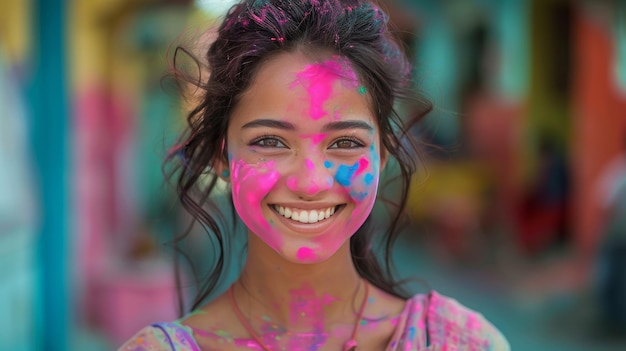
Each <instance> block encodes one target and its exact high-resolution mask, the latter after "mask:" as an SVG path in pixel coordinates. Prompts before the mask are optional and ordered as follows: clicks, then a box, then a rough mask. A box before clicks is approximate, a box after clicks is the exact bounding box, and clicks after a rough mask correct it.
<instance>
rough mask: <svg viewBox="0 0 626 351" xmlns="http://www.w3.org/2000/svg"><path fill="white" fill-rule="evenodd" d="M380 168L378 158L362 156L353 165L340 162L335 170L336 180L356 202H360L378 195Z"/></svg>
mask: <svg viewBox="0 0 626 351" xmlns="http://www.w3.org/2000/svg"><path fill="white" fill-rule="evenodd" d="M378 169H379V165H378V161H377V160H375V159H372V157H362V158H361V159H359V160H358V161H357V162H355V163H354V164H351V165H346V164H340V165H339V166H338V167H337V171H336V172H335V180H336V181H337V183H339V184H340V185H341V186H343V187H344V189H346V190H347V191H348V193H349V194H350V197H351V198H352V199H353V200H354V201H355V202H357V203H360V202H363V201H365V200H367V199H373V198H375V197H376V189H377V186H378Z"/></svg>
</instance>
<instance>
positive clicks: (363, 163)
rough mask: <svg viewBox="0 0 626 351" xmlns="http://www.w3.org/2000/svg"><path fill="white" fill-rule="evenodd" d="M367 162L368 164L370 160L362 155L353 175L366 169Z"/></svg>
mask: <svg viewBox="0 0 626 351" xmlns="http://www.w3.org/2000/svg"><path fill="white" fill-rule="evenodd" d="M369 164H370V161H369V160H368V159H366V158H365V157H362V158H361V159H360V160H359V162H358V168H357V169H356V171H355V172H354V176H355V177H356V176H358V175H359V174H361V173H363V171H365V170H366V169H367V166H369Z"/></svg>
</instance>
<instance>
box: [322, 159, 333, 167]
mask: <svg viewBox="0 0 626 351" xmlns="http://www.w3.org/2000/svg"><path fill="white" fill-rule="evenodd" d="M332 166H333V163H332V162H330V161H324V167H326V168H330V167H332Z"/></svg>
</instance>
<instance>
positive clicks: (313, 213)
mask: <svg viewBox="0 0 626 351" xmlns="http://www.w3.org/2000/svg"><path fill="white" fill-rule="evenodd" d="M274 208H275V209H276V211H277V212H278V213H279V214H280V215H282V216H283V217H285V218H291V219H292V220H294V221H297V222H301V223H316V222H319V221H323V220H324V219H326V218H328V217H330V216H332V215H333V214H334V213H335V208H334V207H329V208H327V209H322V210H310V211H306V210H300V209H295V208H289V207H283V206H278V205H274Z"/></svg>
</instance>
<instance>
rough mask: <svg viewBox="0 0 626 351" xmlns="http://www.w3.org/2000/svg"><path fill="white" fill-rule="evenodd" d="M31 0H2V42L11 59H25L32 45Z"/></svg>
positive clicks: (0, 28) (0, 34)
mask: <svg viewBox="0 0 626 351" xmlns="http://www.w3.org/2000/svg"><path fill="white" fill-rule="evenodd" d="M30 5H31V3H30V1H29V0H15V1H13V0H9V1H0V42H2V46H3V50H5V51H6V52H7V55H8V56H9V59H10V60H11V61H23V60H24V59H25V58H26V56H27V55H28V53H29V47H30V45H31V43H30V38H31V14H30V9H31V6H30Z"/></svg>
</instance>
